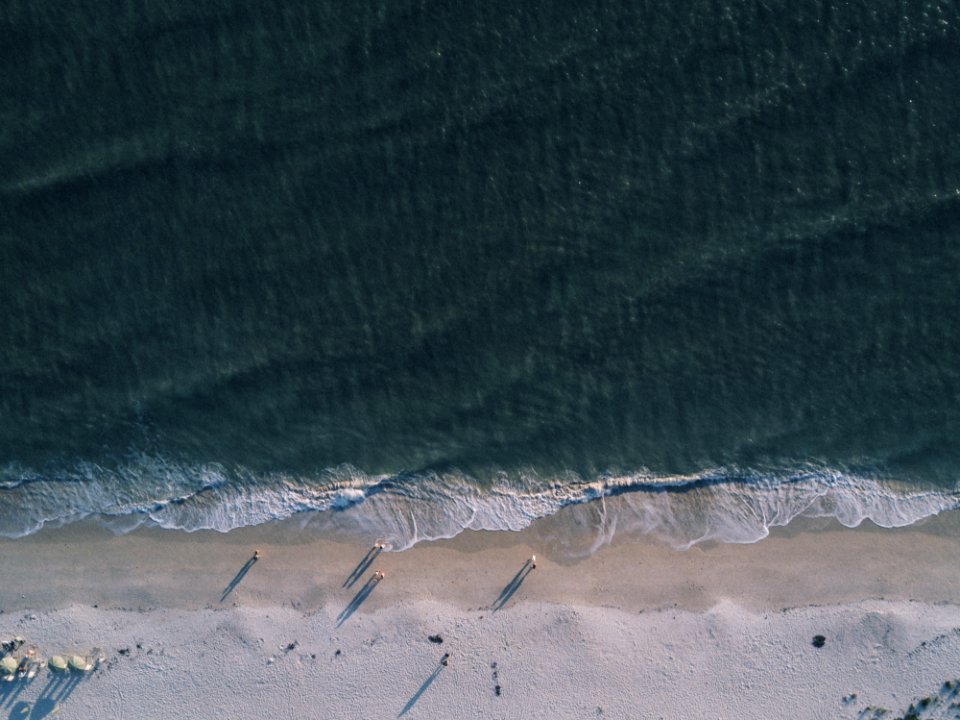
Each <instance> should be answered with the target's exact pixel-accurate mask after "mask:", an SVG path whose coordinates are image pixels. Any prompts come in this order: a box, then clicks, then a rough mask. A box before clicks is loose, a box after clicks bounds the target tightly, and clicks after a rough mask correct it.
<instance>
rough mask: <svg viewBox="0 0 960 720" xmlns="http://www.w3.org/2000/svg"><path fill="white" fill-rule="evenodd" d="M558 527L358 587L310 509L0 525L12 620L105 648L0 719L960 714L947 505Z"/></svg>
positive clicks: (8, 688) (401, 568)
mask: <svg viewBox="0 0 960 720" xmlns="http://www.w3.org/2000/svg"><path fill="white" fill-rule="evenodd" d="M562 522H564V518H563V517H562V513H561V516H560V517H557V518H553V519H551V520H549V521H543V522H540V523H535V524H534V526H532V527H531V528H530V529H529V530H527V531H524V532H521V533H465V534H463V535H461V536H459V537H458V538H455V539H453V540H449V541H440V542H435V543H429V544H421V545H417V546H415V547H414V548H413V549H411V550H408V551H405V552H402V553H390V552H386V553H383V554H381V555H380V556H379V557H377V558H376V559H375V560H374V562H373V563H372V564H371V565H370V567H369V568H367V570H366V571H365V573H364V574H363V576H362V578H361V579H360V580H359V581H358V582H357V583H356V584H354V585H353V586H352V587H349V588H345V587H343V583H344V581H345V580H346V579H347V578H348V576H349V575H350V573H351V571H352V570H354V568H355V567H356V565H357V563H358V562H359V561H360V560H361V558H362V557H363V556H364V554H365V553H366V552H367V549H368V548H367V547H359V546H354V545H345V544H338V543H334V542H330V541H328V540H323V539H318V538H315V537H309V539H308V536H304V535H301V534H298V533H297V526H296V524H294V523H287V524H285V525H278V526H271V527H260V528H251V529H245V530H238V531H234V532H231V533H229V534H226V535H220V534H216V533H194V534H185V533H179V532H169V531H162V530H138V531H135V532H133V533H131V534H129V535H125V536H113V535H111V534H110V533H108V532H106V531H104V530H102V529H99V528H97V527H94V526H92V525H89V524H83V523H81V524H76V525H72V526H69V527H66V528H62V529H58V530H47V531H44V532H41V533H39V534H37V535H34V536H31V537H28V538H23V539H20V540H8V541H0V608H2V611H3V612H2V614H0V635H3V636H10V635H13V634H19V635H23V636H24V637H26V638H27V641H28V643H29V644H33V645H36V646H37V647H38V649H39V651H40V652H41V653H42V654H46V655H50V654H53V653H57V652H63V651H75V650H78V651H85V650H89V649H91V648H92V647H93V646H97V645H99V646H102V647H103V648H104V649H105V651H106V652H105V654H106V657H107V660H106V662H105V663H104V664H103V665H101V667H100V668H99V669H98V670H97V671H96V672H94V673H92V674H91V675H90V676H88V677H86V678H84V679H83V680H80V681H79V682H75V683H70V684H67V683H66V682H61V683H60V684H58V685H56V684H54V685H52V684H51V678H50V676H49V675H48V674H47V673H46V672H43V673H41V674H40V675H39V676H38V677H37V678H36V679H35V680H34V681H33V683H32V684H29V685H22V684H19V683H10V684H6V683H4V684H2V687H0V718H4V717H9V718H41V717H47V716H49V717H58V718H74V717H75V718H111V719H116V718H160V717H175V718H180V717H190V718H258V719H259V718H264V717H281V716H282V717H317V718H365V719H366V718H396V717H398V716H401V715H402V716H403V717H410V718H415V717H430V718H461V717H463V718H468V717H469V718H595V717H606V718H655V717H662V718H772V717H784V718H860V719H865V718H872V717H879V716H880V714H879V711H878V708H886V709H888V710H889V712H888V713H887V714H886V715H885V717H888V718H892V717H898V716H900V715H903V714H905V713H906V711H907V709H908V706H909V705H910V704H911V703H913V702H916V701H919V700H920V699H921V698H930V701H929V705H928V706H927V707H925V708H924V709H923V710H922V711H921V712H920V714H919V717H924V718H933V717H936V718H948V717H949V718H954V717H957V716H960V710H958V709H957V708H955V707H951V705H952V704H953V703H956V702H960V698H958V697H955V696H954V693H953V690H952V689H948V688H944V687H943V683H944V681H946V680H951V681H952V680H955V679H956V678H957V676H958V675H960V606H958V596H957V589H958V588H960V566H958V563H957V562H956V558H957V557H958V550H960V539H958V538H960V533H958V532H956V529H957V528H956V525H957V519H956V518H954V517H941V518H940V519H938V520H936V521H934V522H932V523H928V524H927V525H926V526H924V527H921V528H910V529H902V530H879V529H876V528H863V529H857V530H847V529H843V528H839V526H826V527H823V526H816V527H814V526H813V525H812V524H811V523H805V524H799V523H795V524H794V525H791V526H790V528H788V529H787V530H785V531H780V532H777V533H774V534H773V535H771V537H769V538H767V539H765V540H763V541H761V542H759V543H756V544H753V545H713V546H708V547H696V548H694V549H692V550H689V551H686V552H678V551H675V550H671V549H669V548H666V547H663V546H661V545H657V544H656V543H653V542H644V543H622V544H617V545H614V546H608V547H604V548H602V549H600V550H599V551H598V552H596V553H595V554H594V555H593V556H591V557H589V558H588V559H584V560H580V561H572V560H570V559H569V558H568V557H565V556H562V555H560V554H558V553H555V552H553V548H552V547H551V546H550V544H549V542H548V540H547V539H548V538H549V537H551V536H552V533H553V532H554V531H555V529H556V524H557V523H562ZM551 524H553V527H551ZM254 548H259V550H260V551H261V553H262V556H261V558H260V559H259V561H257V562H256V563H254V564H253V565H252V566H251V567H250V568H249V570H248V572H247V573H246V575H244V576H243V577H242V579H241V580H240V581H239V583H238V584H237V585H236V586H235V587H234V588H233V589H232V591H231V592H230V593H229V594H228V595H227V597H226V598H225V599H224V600H223V601H222V602H221V597H222V596H223V593H224V590H225V589H226V588H227V587H228V586H229V584H230V582H231V580H232V579H233V578H234V576H235V575H236V574H237V573H238V572H239V571H240V570H241V569H242V568H243V566H244V564H245V562H246V561H247V560H248V559H249V557H250V556H251V554H252V552H253V549H254ZM534 552H535V553H536V554H537V557H538V563H537V568H536V569H535V570H533V571H532V572H530V573H529V574H528V575H527V576H526V577H525V578H524V580H523V582H522V583H521V584H520V585H519V587H518V588H517V589H516V591H515V592H514V593H513V594H512V595H511V596H510V597H509V598H508V599H507V600H506V602H505V603H503V606H502V607H501V608H500V609H499V610H497V611H494V610H492V609H491V606H492V605H495V604H496V603H497V600H498V597H499V596H500V595H501V593H502V591H503V589H504V588H505V587H506V586H507V585H508V583H509V581H510V580H511V578H513V577H514V575H515V574H516V573H517V572H518V571H519V570H520V569H521V566H522V564H523V562H524V560H525V559H526V558H527V557H528V556H529V555H530V554H532V553H534ZM377 569H383V570H384V571H385V572H386V578H385V579H384V580H383V581H382V582H380V583H379V584H377V585H376V586H373V587H372V589H371V591H370V592H369V594H368V595H366V596H365V597H363V602H362V603H360V605H359V607H357V608H356V609H355V611H354V612H352V613H351V614H349V615H346V616H345V615H344V611H345V610H349V609H350V608H351V605H350V603H351V600H352V599H353V598H354V597H355V596H356V595H357V594H358V592H362V588H363V586H364V583H365V582H366V580H367V579H368V578H369V577H370V576H371V575H372V574H373V572H374V571H375V570H377ZM437 635H439V636H440V637H442V639H443V642H442V644H440V643H436V642H432V641H431V640H430V637H429V636H437ZM816 635H822V636H823V637H824V644H823V647H820V648H817V647H814V645H813V644H812V640H813V638H814V636H816ZM443 653H450V659H449V664H448V665H447V666H446V667H444V666H442V665H440V663H439V661H440V658H441V656H442V655H443ZM868 708H869V709H868Z"/></svg>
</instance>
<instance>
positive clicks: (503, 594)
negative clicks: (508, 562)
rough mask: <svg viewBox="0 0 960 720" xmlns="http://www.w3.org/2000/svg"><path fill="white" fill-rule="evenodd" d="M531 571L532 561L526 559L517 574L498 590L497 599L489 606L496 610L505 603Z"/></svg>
mask: <svg viewBox="0 0 960 720" xmlns="http://www.w3.org/2000/svg"><path fill="white" fill-rule="evenodd" d="M532 571H533V563H532V562H530V560H529V559H528V560H527V561H526V562H525V563H523V565H521V566H520V569H519V570H518V571H517V574H516V575H514V576H513V579H512V580H511V581H510V582H508V583H507V584H506V586H505V587H504V588H503V590H501V591H500V594H499V595H498V596H497V599H496V600H494V601H493V604H492V605H491V606H490V608H491V609H492V610H493V612H497V610H499V609H500V608H502V607H503V606H504V605H506V604H507V601H508V600H510V598H512V597H513V594H514V593H515V592H516V591H517V590H519V589H520V586H521V585H522V584H523V581H524V580H526V579H527V575H529V574H530V573H531V572H532Z"/></svg>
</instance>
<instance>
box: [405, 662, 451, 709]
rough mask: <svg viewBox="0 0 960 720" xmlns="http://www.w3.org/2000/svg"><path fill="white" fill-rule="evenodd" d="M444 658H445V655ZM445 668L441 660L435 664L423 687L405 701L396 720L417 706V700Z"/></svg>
mask: <svg viewBox="0 0 960 720" xmlns="http://www.w3.org/2000/svg"><path fill="white" fill-rule="evenodd" d="M444 657H447V656H446V655H445V656H444ZM445 667H446V665H444V664H443V660H441V661H440V662H439V663H438V664H437V667H435V668H434V670H433V672H432V673H430V675H429V676H428V677H427V679H426V680H424V681H423V685H421V686H420V689H419V690H417V691H416V692H415V693H414V694H413V697H411V698H410V699H409V700H407V704H406V705H404V706H403V710H401V711H400V714H399V715H397V717H398V718H399V717H403V716H404V715H406V714H407V713H408V712H410V709H411V708H412V707H413V706H414V705H416V704H417V700H419V699H420V696H421V695H423V694H424V693H425V692H426V691H427V688H428V687H430V685H431V684H432V683H433V681H434V680H436V679H437V676H438V675H440V673H441V672H443V669H444V668H445Z"/></svg>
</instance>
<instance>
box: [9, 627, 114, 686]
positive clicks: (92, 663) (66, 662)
mask: <svg viewBox="0 0 960 720" xmlns="http://www.w3.org/2000/svg"><path fill="white" fill-rule="evenodd" d="M25 643H26V641H25V640H24V639H23V638H22V637H20V636H17V637H14V638H11V639H10V640H5V641H3V643H2V644H0V681H5V682H14V681H15V680H23V679H26V680H32V679H33V678H34V677H36V675H37V673H38V672H40V668H42V667H43V666H44V664H46V666H47V668H48V669H49V670H50V672H52V673H60V674H64V673H75V674H81V675H82V674H84V673H87V672H90V671H92V670H95V669H96V668H97V666H98V665H99V664H100V663H101V662H103V660H104V657H103V652H102V650H100V649H99V648H94V650H93V651H92V652H91V653H90V654H89V655H75V654H71V655H67V656H63V655H53V656H52V657H50V658H49V659H48V660H46V661H44V659H43V658H41V657H40V656H39V655H38V653H37V648H36V647H30V648H28V649H27V650H26V651H23V652H21V648H22V647H23V645H24V644H25Z"/></svg>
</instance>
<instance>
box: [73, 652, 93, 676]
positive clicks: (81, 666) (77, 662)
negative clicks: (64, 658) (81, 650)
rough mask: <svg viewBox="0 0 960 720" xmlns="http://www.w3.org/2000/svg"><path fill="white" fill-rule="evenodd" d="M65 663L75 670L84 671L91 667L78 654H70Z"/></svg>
mask: <svg viewBox="0 0 960 720" xmlns="http://www.w3.org/2000/svg"><path fill="white" fill-rule="evenodd" d="M67 664H68V665H69V666H70V669H71V670H76V671H77V672H86V671H87V670H89V669H90V668H91V667H93V666H92V665H91V664H90V663H88V662H87V661H86V660H85V659H84V658H82V657H80V656H79V655H71V656H70V661H69V662H68V663H67Z"/></svg>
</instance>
